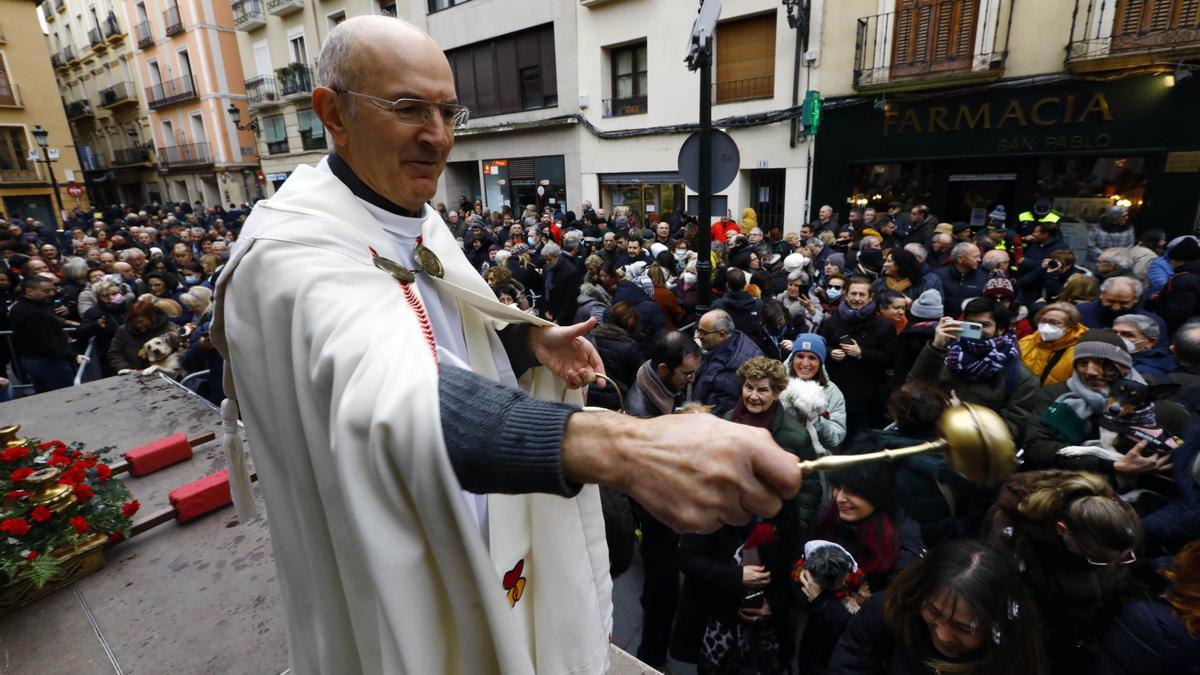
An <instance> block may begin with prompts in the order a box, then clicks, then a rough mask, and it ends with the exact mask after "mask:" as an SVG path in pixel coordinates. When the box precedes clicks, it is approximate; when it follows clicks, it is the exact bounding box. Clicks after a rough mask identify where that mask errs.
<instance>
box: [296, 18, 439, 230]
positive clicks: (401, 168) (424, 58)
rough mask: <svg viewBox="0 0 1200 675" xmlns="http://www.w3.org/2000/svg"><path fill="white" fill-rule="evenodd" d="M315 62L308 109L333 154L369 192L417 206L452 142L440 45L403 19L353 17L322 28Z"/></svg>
mask: <svg viewBox="0 0 1200 675" xmlns="http://www.w3.org/2000/svg"><path fill="white" fill-rule="evenodd" d="M318 63H319V64H320V65H319V66H318V71H317V79H318V81H319V82H320V85H321V86H319V87H317V88H315V89H314V90H313V98H312V100H313V110H314V111H315V112H316V114H317V117H319V118H320V119H321V122H322V124H324V125H325V130H326V131H327V132H328V133H329V137H330V138H331V139H333V149H334V153H335V154H337V156H338V157H340V158H341V159H342V160H343V161H345V162H346V164H348V165H349V166H350V168H351V169H352V170H353V171H354V174H355V175H356V176H358V178H360V179H361V180H362V181H363V182H364V183H366V184H367V185H368V186H369V187H370V188H371V189H373V190H374V191H375V192H377V193H378V194H380V195H382V196H383V197H384V198H386V199H388V200H389V201H391V202H393V203H395V204H397V205H399V206H401V207H403V208H404V209H407V210H410V211H419V210H420V209H421V207H422V206H423V205H424V204H425V202H426V201H428V200H429V199H431V198H432V197H433V195H434V194H435V193H436V192H437V184H438V179H439V177H440V176H441V174H442V170H443V169H444V168H445V166H446V158H447V157H448V156H449V154H450V148H451V147H453V145H454V129H453V119H457V118H456V117H454V114H453V112H454V111H453V110H452V108H453V107H454V104H457V103H458V97H457V95H456V94H455V89H454V74H453V72H452V71H451V70H450V63H449V62H448V61H447V60H446V55H445V54H443V53H442V49H441V47H439V46H438V44H437V43H436V42H434V41H433V38H431V37H429V35H427V34H426V33H425V32H424V31H422V30H420V29H419V28H417V27H416V26H413V25H412V24H410V23H408V22H406V21H402V20H400V19H393V18H391V17H385V16H358V17H354V18H352V19H347V20H346V21H344V22H342V23H341V24H340V25H338V26H337V27H336V28H334V29H333V30H332V31H331V32H330V33H329V37H328V39H327V40H326V41H325V46H324V48H322V50H321V56H320V61H319V62H318ZM400 99H404V100H403V101H400ZM398 101H399V102H398ZM452 118H453V119H452Z"/></svg>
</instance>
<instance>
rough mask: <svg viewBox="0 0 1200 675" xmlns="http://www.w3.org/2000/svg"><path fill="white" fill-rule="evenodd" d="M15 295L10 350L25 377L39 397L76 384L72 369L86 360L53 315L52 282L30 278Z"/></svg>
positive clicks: (57, 318) (23, 282) (55, 315)
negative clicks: (76, 351)
mask: <svg viewBox="0 0 1200 675" xmlns="http://www.w3.org/2000/svg"><path fill="white" fill-rule="evenodd" d="M18 292H19V293H20V294H21V298H20V299H19V300H17V301H16V302H15V303H13V306H12V310H11V311H10V312H9V321H10V322H11V323H12V327H13V348H14V349H16V352H17V356H18V358H19V359H20V362H21V368H22V369H23V370H24V371H25V377H27V378H29V380H31V382H32V384H33V389H34V391H36V392H37V393H39V394H41V393H43V392H47V391H53V390H55V389H62V388H63V387H69V386H71V385H72V384H73V383H74V382H75V366H76V365H78V364H80V363H83V362H84V361H85V360H86V358H85V357H83V356H81V355H79V354H76V353H75V352H74V351H73V350H72V349H71V343H70V341H69V340H68V339H67V334H66V332H65V331H63V328H62V322H61V320H60V318H59V316H58V314H57V313H56V312H55V307H54V304H53V302H52V300H53V298H54V292H55V289H54V282H53V281H51V280H49V279H47V278H44V277H40V276H31V277H29V278H27V279H25V280H24V281H22V282H21V285H20V287H19V288H18ZM62 313H63V314H65V312H62Z"/></svg>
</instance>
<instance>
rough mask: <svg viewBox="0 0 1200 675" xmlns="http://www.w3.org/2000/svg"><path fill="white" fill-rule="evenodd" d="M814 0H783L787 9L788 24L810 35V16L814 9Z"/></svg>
mask: <svg viewBox="0 0 1200 675" xmlns="http://www.w3.org/2000/svg"><path fill="white" fill-rule="evenodd" d="M811 5H812V0H783V7H784V9H786V10H787V21H788V26H791V27H792V28H797V29H799V30H800V33H801V34H802V35H805V36H807V35H808V18H809V13H810V12H811V11H812V7H811Z"/></svg>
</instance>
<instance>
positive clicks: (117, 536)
mask: <svg viewBox="0 0 1200 675" xmlns="http://www.w3.org/2000/svg"><path fill="white" fill-rule="evenodd" d="M119 541H125V535H123V534H121V533H120V532H113V533H110V534H109V535H108V543H110V544H115V543H117V542H119Z"/></svg>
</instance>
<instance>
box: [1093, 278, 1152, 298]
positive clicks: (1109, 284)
mask: <svg viewBox="0 0 1200 675" xmlns="http://www.w3.org/2000/svg"><path fill="white" fill-rule="evenodd" d="M1119 285H1120V286H1128V287H1129V290H1131V291H1133V297H1135V298H1140V297H1142V291H1143V287H1142V282H1140V281H1138V280H1137V279H1134V278H1132V277H1109V278H1107V279H1105V280H1104V283H1102V284H1100V292H1101V293H1105V292H1107V291H1110V290H1116V288H1117V286H1119Z"/></svg>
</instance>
